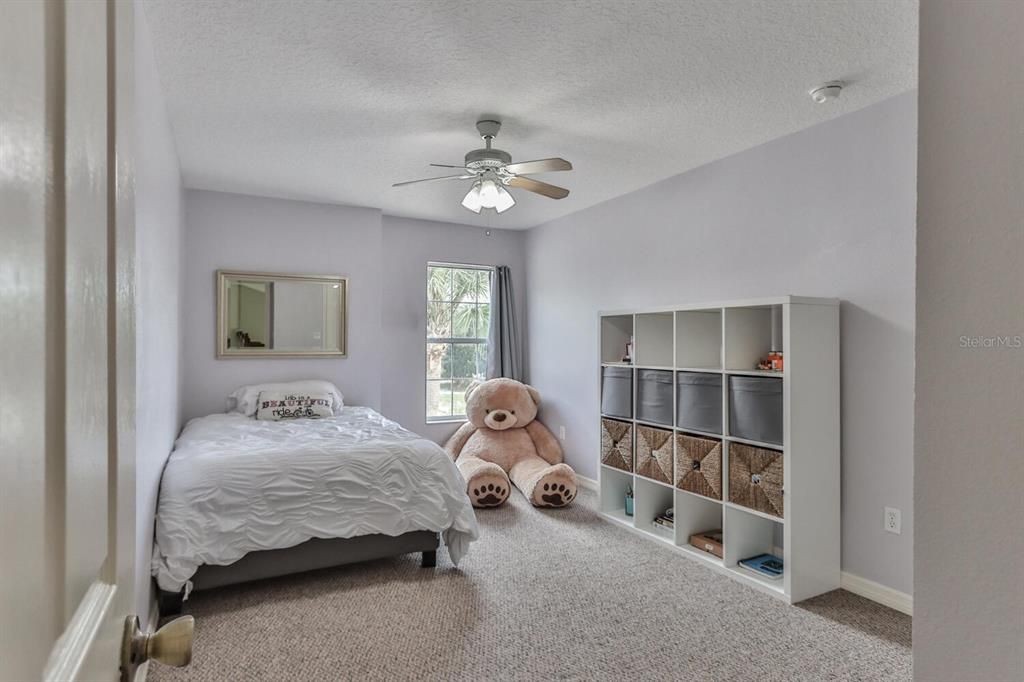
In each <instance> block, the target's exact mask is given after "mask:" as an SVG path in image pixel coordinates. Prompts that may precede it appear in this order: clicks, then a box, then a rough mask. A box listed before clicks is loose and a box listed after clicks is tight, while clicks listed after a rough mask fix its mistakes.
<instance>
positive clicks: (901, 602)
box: [839, 571, 914, 616]
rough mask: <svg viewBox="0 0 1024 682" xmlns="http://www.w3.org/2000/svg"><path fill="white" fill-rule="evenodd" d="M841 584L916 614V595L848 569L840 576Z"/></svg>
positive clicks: (857, 593)
mask: <svg viewBox="0 0 1024 682" xmlns="http://www.w3.org/2000/svg"><path fill="white" fill-rule="evenodd" d="M839 586H840V587H842V588H843V589H844V590H846V591H847V592H853V593H854V594H856V595H860V596H861V597H864V598H865V599H870V600H871V601H873V602H878V603H879V604H881V605H882V606H888V607H889V608H890V609H895V610H897V611H899V612H901V613H905V614H907V615H908V616H913V615H914V597H913V595H909V594H907V593H906V592H900V591H899V590H894V589H892V588H891V587H886V586H885V585H880V584H878V583H876V582H874V581H871V580H868V579H867V578H861V577H860V576H859V575H853V574H852V573H847V572H846V571H843V573H842V575H841V576H840V579H839Z"/></svg>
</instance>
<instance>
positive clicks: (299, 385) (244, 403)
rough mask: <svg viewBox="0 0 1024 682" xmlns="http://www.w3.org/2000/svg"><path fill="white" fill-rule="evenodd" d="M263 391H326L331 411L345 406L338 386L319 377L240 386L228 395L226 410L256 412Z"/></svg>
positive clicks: (336, 412) (333, 411)
mask: <svg viewBox="0 0 1024 682" xmlns="http://www.w3.org/2000/svg"><path fill="white" fill-rule="evenodd" d="M263 391H277V392H286V393H293V394H300V393H301V394H304V395H307V394H310V393H327V394H329V395H330V396H331V412H332V413H333V414H336V415H338V414H341V408H343V407H344V406H345V396H343V395H342V394H341V391H339V390H338V387H337V386H335V385H334V384H332V383H331V382H330V381H321V380H319V379H307V380H305V381H287V382H282V383H272V384H253V385H251V386H242V387H241V388H238V389H237V390H235V392H234V393H232V394H231V395H229V396H228V400H227V411H228V412H239V413H241V414H244V415H245V416H246V417H252V416H253V415H255V414H256V401H257V400H258V399H259V397H260V393H262V392H263Z"/></svg>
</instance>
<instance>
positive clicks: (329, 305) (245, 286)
mask: <svg viewBox="0 0 1024 682" xmlns="http://www.w3.org/2000/svg"><path fill="white" fill-rule="evenodd" d="M347 326H348V279H347V278H345V277H335V276H317V275H279V274H273V273H266V272H237V271H231V270H218V271H217V357H218V358H252V357H274V358H281V357H334V358H343V357H346V354H347V348H346V345H347V344H346V331H347Z"/></svg>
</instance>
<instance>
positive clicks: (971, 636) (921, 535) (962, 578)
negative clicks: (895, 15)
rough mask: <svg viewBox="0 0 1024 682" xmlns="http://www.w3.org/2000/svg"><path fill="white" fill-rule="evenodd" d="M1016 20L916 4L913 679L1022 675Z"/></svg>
mask: <svg viewBox="0 0 1024 682" xmlns="http://www.w3.org/2000/svg"><path fill="white" fill-rule="evenodd" d="M1021 34H1024V4H1022V3H1020V2H974V3H971V2H955V1H953V0H930V1H928V2H922V3H921V91H920V106H921V123H920V152H919V155H918V164H919V165H918V168H919V187H920V192H919V201H918V216H919V229H918V235H917V262H918V277H917V284H918V286H917V290H918V296H917V332H918V334H917V367H916V369H917V404H916V413H915V416H916V419H915V426H916V429H917V439H916V441H915V444H914V445H915V448H916V450H917V452H916V454H915V469H914V477H915V480H914V495H915V498H914V506H915V512H916V513H917V517H918V519H920V522H919V523H918V528H917V539H916V543H915V544H916V551H915V561H914V584H915V587H916V593H915V600H914V601H915V603H914V678H915V679H917V680H922V681H927V682H954V681H960V680H985V681H986V682H997V681H999V680H1007V681H1008V680H1015V681H1018V682H1019V681H1020V680H1024V647H1022V646H1021V642H1022V640H1024V589H1022V588H1021V566H1022V565H1024V533H1022V532H1021V519H1022V518H1024V492H1022V491H1021V482H1022V481H1024V458H1022V457H1021V446H1022V445H1024V420H1022V419H1021V406H1022V405H1024V348H1021V347H1020V335H1022V334H1024V306H1022V305H1021V300H1022V298H1024V270H1022V268H1021V265H1022V263H1024V230H1022V227H1024V196H1022V194H1021V188H1022V187H1024V120H1022V117H1021V113H1022V112H1024V70H1022V69H1021V62H1024V42H1022V41H1021ZM963 336H966V337H968V338H967V339H965V340H963V341H962V340H961V337H963ZM979 337H981V338H980V339H979ZM995 337H1003V338H1004V340H1006V341H1008V343H1007V344H1006V345H1001V344H999V343H997V342H996V341H995V340H994V338H995ZM1007 337H1008V338H1007ZM1014 337H1016V338H1014ZM981 339H986V340H984V341H982V340H981ZM951 540H952V542H951Z"/></svg>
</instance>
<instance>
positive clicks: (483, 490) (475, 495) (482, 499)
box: [469, 483, 509, 507]
mask: <svg viewBox="0 0 1024 682" xmlns="http://www.w3.org/2000/svg"><path fill="white" fill-rule="evenodd" d="M508 494H509V488H508V487H507V486H504V485H502V484H501V483H497V484H495V483H486V484H481V485H473V486H470V490H469V496H470V498H471V499H472V502H473V506H474V507H497V506H498V505H499V504H501V503H502V502H504V501H505V500H506V499H507V498H508Z"/></svg>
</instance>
